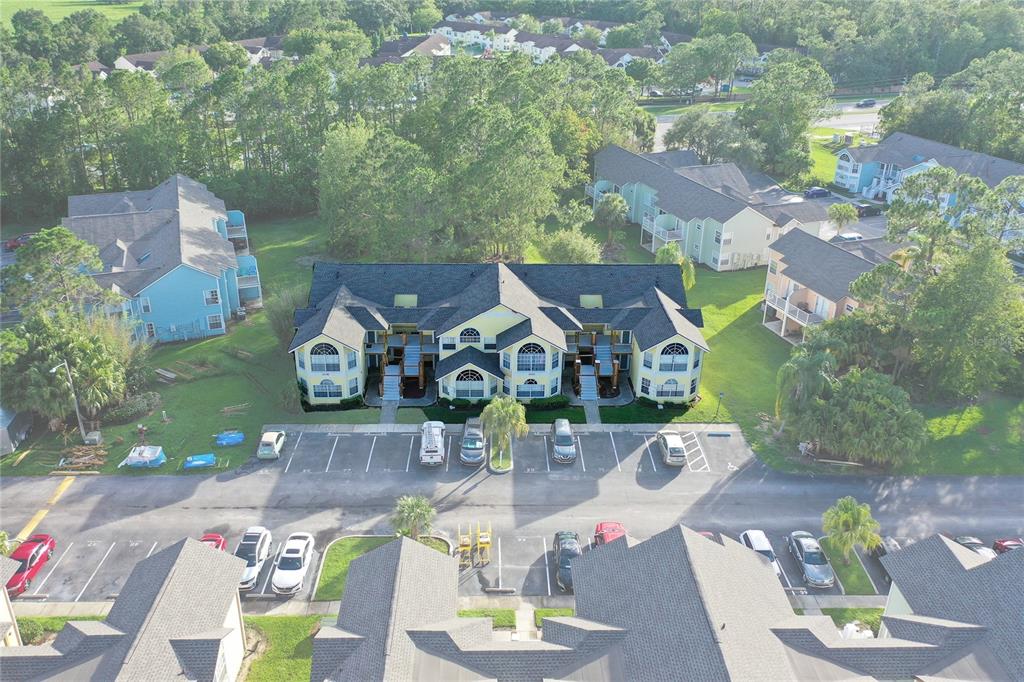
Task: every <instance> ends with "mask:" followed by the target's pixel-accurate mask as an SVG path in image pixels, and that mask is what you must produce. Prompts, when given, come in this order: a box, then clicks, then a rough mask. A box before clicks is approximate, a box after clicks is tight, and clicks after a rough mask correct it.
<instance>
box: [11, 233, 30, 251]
mask: <svg viewBox="0 0 1024 682" xmlns="http://www.w3.org/2000/svg"><path fill="white" fill-rule="evenodd" d="M35 236H36V233H35V232H26V233H25V234H19V235H18V236H17V237H13V238H11V239H8V240H7V241H5V242H4V248H5V249H7V250H8V251H14V250H15V249H16V248H18V247H19V246H25V244H28V240H29V239H32V237H35Z"/></svg>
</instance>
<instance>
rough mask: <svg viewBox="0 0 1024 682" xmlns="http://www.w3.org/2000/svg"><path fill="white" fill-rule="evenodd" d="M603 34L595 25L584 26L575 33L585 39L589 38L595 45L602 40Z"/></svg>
mask: <svg viewBox="0 0 1024 682" xmlns="http://www.w3.org/2000/svg"><path fill="white" fill-rule="evenodd" d="M602 36H603V34H602V33H601V29H599V28H596V27H594V26H584V27H583V28H582V29H580V30H579V31H577V32H576V33H575V37H577V38H582V39H583V40H589V41H590V42H592V43H594V44H595V45H597V44H599V43H600V42H601V38H602Z"/></svg>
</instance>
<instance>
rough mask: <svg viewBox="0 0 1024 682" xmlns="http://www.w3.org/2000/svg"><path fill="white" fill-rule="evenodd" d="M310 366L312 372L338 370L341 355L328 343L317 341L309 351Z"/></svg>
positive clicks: (339, 368) (339, 369)
mask: <svg viewBox="0 0 1024 682" xmlns="http://www.w3.org/2000/svg"><path fill="white" fill-rule="evenodd" d="M309 360H310V368H311V369H312V370H313V371H314V372H340V371H341V356H340V355H338V349H337V348H335V347H334V346H332V345H331V344H329V343H318V344H316V345H315V346H313V350H311V351H309Z"/></svg>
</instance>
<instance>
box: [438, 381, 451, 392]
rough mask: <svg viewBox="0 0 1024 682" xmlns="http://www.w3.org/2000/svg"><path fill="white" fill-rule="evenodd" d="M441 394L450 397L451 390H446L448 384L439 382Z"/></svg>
mask: <svg viewBox="0 0 1024 682" xmlns="http://www.w3.org/2000/svg"><path fill="white" fill-rule="evenodd" d="M441 393H444V394H445V395H451V394H452V392H451V390H450V389H449V388H448V382H447V381H442V382H441Z"/></svg>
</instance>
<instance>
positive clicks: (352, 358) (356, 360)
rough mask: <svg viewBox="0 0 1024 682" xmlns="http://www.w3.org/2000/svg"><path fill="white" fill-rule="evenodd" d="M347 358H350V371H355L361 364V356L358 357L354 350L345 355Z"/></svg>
mask: <svg viewBox="0 0 1024 682" xmlns="http://www.w3.org/2000/svg"><path fill="white" fill-rule="evenodd" d="M345 357H347V358H348V368H349V369H355V368H356V365H358V364H359V356H357V355H356V352H355V351H354V350H350V351H348V352H347V353H346V354H345Z"/></svg>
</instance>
